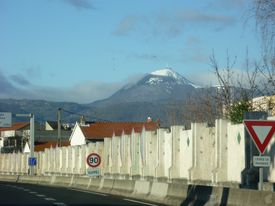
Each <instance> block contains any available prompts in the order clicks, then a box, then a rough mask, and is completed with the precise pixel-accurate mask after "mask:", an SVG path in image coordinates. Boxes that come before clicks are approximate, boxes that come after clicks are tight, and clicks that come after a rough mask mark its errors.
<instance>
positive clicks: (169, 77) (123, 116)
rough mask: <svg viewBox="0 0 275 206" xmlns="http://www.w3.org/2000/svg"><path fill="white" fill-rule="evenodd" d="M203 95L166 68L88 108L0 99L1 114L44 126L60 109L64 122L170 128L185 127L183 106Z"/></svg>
mask: <svg viewBox="0 0 275 206" xmlns="http://www.w3.org/2000/svg"><path fill="white" fill-rule="evenodd" d="M214 89H215V88H214ZM207 90H209V88H208V89H207ZM210 90H211V89H210ZM205 91H206V89H204V88H202V87H200V86H197V85H195V84H194V83H192V82H191V81H190V80H188V79H186V78H185V77H183V76H181V75H180V74H178V73H176V72H174V71H173V70H171V69H167V68H166V69H162V70H158V71H155V72H152V73H151V74H147V75H145V76H143V77H142V78H141V79H140V80H139V81H137V82H134V83H132V84H129V85H125V86H124V87H123V88H121V89H120V90H118V91H117V92H115V93H114V94H113V95H112V96H110V97H109V98H107V99H103V100H100V101H96V102H93V103H90V104H77V103H72V102H49V101H46V100H27V99H23V100H16V99H0V111H2V112H12V113H13V114H16V113H33V114H34V115H35V120H36V121H39V122H43V121H46V120H56V119H57V109H58V108H62V113H61V118H62V121H63V122H71V123H73V122H75V121H79V119H80V116H81V115H84V116H85V118H86V120H89V121H145V120H146V119H147V118H148V117H151V118H153V120H156V119H160V121H161V125H162V126H169V125H170V124H184V123H185V122H186V120H185V119H184V117H183V114H184V113H185V112H186V111H187V109H188V108H186V102H187V101H188V100H189V99H190V98H191V97H192V96H193V97H194V96H200V95H201V94H203V93H204V92H205ZM14 120H16V121H17V120H20V119H18V118H14Z"/></svg>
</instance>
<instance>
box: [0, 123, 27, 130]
mask: <svg viewBox="0 0 275 206" xmlns="http://www.w3.org/2000/svg"><path fill="white" fill-rule="evenodd" d="M29 125H30V122H16V123H13V124H12V126H11V127H0V131H15V130H19V129H23V128H24V127H27V126H29Z"/></svg>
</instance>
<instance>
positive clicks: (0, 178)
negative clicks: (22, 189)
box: [0, 175, 19, 182]
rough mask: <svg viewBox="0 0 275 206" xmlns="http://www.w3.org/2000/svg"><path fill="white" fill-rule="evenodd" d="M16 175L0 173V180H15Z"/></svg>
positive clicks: (16, 179)
mask: <svg viewBox="0 0 275 206" xmlns="http://www.w3.org/2000/svg"><path fill="white" fill-rule="evenodd" d="M18 177H19V176H18V175H0V180H1V181H4V182H17V181H18Z"/></svg>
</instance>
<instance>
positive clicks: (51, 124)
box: [45, 121, 71, 131]
mask: <svg viewBox="0 0 275 206" xmlns="http://www.w3.org/2000/svg"><path fill="white" fill-rule="evenodd" d="M57 128H58V124H57V121H46V122H45V130H46V131H49V130H50V131H53V130H57ZM61 130H71V125H70V124H68V123H65V124H61Z"/></svg>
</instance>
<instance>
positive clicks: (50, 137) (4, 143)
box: [0, 122, 71, 153]
mask: <svg viewBox="0 0 275 206" xmlns="http://www.w3.org/2000/svg"><path fill="white" fill-rule="evenodd" d="M54 125H55V124H54V123H53V122H50V123H49V122H46V124H45V127H43V128H45V129H41V128H42V127H41V126H40V125H38V124H35V131H34V144H35V148H34V150H35V151H42V150H44V149H45V148H50V147H56V145H58V131H57V126H56V127H55V126H54ZM56 125H57V124H56ZM70 136H71V131H70V130H67V129H66V128H65V127H61V135H60V141H61V142H60V143H61V144H60V145H58V146H68V145H69V138H70ZM29 140H30V123H29V122H17V123H14V124H12V126H11V127H7V128H0V152H1V153H11V152H29V148H30V147H29Z"/></svg>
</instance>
